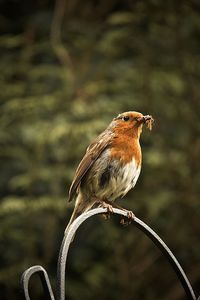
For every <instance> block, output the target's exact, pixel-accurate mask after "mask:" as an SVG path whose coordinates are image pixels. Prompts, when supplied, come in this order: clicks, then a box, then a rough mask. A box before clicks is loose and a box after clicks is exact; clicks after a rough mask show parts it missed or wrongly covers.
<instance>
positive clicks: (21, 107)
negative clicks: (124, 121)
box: [0, 0, 200, 300]
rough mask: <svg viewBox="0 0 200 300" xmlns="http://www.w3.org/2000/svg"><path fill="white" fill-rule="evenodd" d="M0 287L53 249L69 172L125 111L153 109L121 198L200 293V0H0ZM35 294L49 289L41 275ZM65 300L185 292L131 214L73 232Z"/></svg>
mask: <svg viewBox="0 0 200 300" xmlns="http://www.w3.org/2000/svg"><path fill="white" fill-rule="evenodd" d="M0 33H1V36H0V163H1V168H0V178H1V180H0V196H1V201H0V294H1V299H5V300H13V299H14V300H15V299H16V300H18V299H21V296H20V293H19V280H20V276H21V274H22V272H23V271H24V270H25V269H26V268H28V267H30V266H32V265H35V264H41V265H43V266H44V267H45V268H46V269H47V270H48V273H49V275H50V279H51V282H52V285H53V288H55V279H56V278H55V275H56V262H57V257H58V252H59V247H60V244H61V241H62V236H63V232H64V229H65V226H66V224H67V222H68V220H69V217H70V214H71V212H72V208H73V205H74V203H72V205H68V203H67V193H68V189H69V186H70V183H71V180H72V177H73V175H74V171H75V169H76V167H77V165H78V163H79V161H80V159H81V157H82V156H83V154H84V151H85V149H86V147H87V145H88V144H89V143H90V142H91V141H92V140H93V139H94V138H95V137H96V135H97V134H98V133H100V132H101V131H102V130H103V129H104V128H105V127H106V126H107V125H108V124H109V122H110V121H111V119H112V118H113V117H115V116H116V115H118V113H120V112H123V111H128V110H136V111H140V112H142V113H144V114H152V115H153V116H154V118H155V120H156V123H155V127H154V130H153V131H152V132H149V131H148V130H144V131H143V135H142V138H141V145H142V150H143V168H142V173H141V176H140V178H139V181H138V183H137V185H136V187H135V189H134V190H132V191H131V192H129V194H128V195H127V196H126V197H125V199H123V200H121V201H119V202H118V203H119V204H121V205H122V206H124V207H126V208H128V209H132V210H133V211H134V212H135V214H136V215H137V216H138V217H139V218H141V219H142V220H144V221H145V222H146V223H147V224H149V225H150V226H152V228H153V229H154V230H156V232H157V233H158V234H159V235H160V236H161V237H162V238H163V239H164V241H165V242H166V243H167V244H168V246H169V247H170V248H171V249H172V251H173V252H174V254H175V255H176V257H177V258H178V260H179V261H180V263H181V265H182V266H183V268H184V270H185V272H186V274H187V276H188V278H189V280H190V281H191V283H192V285H193V287H194V290H195V292H196V293H197V294H200V238H199V237H200V204H199V192H200V138H199V134H200V122H199V118H200V101H199V100H200V89H199V74H200V4H199V1H194V0H193V1H169V0H166V1H161V0H160V1H159V0H146V1H139V0H138V1H130V0H124V1H119V0H118V1H117V0H101V1H91V0H90V1H89V0H88V1H87V0H85V1H81V0H68V1H66V2H65V1H64V0H57V1H56V2H54V1H48V0H43V1H42V0H38V1H37V0H34V1H33V0H32V1H25V0H24V1H19V0H13V1H11V0H1V1H0ZM31 287H32V296H33V297H34V299H43V297H42V296H41V288H40V287H39V281H36V279H35V280H33V281H32V283H31ZM67 299H70V300H72V299H87V300H90V299H96V300H99V299H109V300H116V299H128V300H132V299H134V300H137V299H138V300H139V299H144V300H145V299H146V300H155V299H162V300H178V299H185V298H184V292H183V290H182V288H181V286H180V284H179V282H178V281H177V278H176V276H175V275H174V273H173V271H172V269H171V267H170V266H169V264H168V263H167V262H166V261H165V259H164V258H163V257H162V255H161V254H160V252H159V251H158V250H157V249H156V248H155V247H154V246H153V245H152V243H151V242H150V241H149V240H148V239H147V238H146V237H144V236H143V235H142V234H141V233H140V232H138V230H137V229H135V228H134V226H129V227H126V228H123V227H121V226H120V224H119V219H118V218H117V217H112V218H111V220H109V221H104V220H103V219H101V218H100V217H94V218H92V219H91V220H89V221H88V222H87V223H86V224H84V225H83V226H82V228H81V229H80V231H79V233H78V235H77V238H76V239H75V241H74V243H73V244H72V248H71V251H70V256H69V262H68V276H67Z"/></svg>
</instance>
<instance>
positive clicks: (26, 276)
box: [21, 266, 55, 300]
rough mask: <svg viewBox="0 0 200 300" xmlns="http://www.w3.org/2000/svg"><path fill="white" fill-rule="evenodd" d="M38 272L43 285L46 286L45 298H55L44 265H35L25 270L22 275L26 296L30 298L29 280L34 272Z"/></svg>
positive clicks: (53, 299) (27, 299)
mask: <svg viewBox="0 0 200 300" xmlns="http://www.w3.org/2000/svg"><path fill="white" fill-rule="evenodd" d="M36 273H38V275H39V277H40V280H41V282H42V286H43V288H44V294H45V299H50V300H55V298H54V295H53V291H52V289H51V284H50V281H49V277H48V274H47V272H46V270H45V269H44V268H43V267H42V266H33V267H30V268H29V269H27V270H26V271H24V273H23V274H22V277H21V286H22V290H23V293H24V298H25V299H26V300H30V294H29V281H30V279H31V277H32V275H33V274H36Z"/></svg>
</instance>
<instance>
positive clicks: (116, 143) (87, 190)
mask: <svg viewBox="0 0 200 300" xmlns="http://www.w3.org/2000/svg"><path fill="white" fill-rule="evenodd" d="M153 122H154V119H153V118H152V116H151V115H143V114H142V113H140V112H136V111H128V112H123V113H121V114H119V115H118V116H117V117H115V118H114V119H113V120H112V121H111V123H110V124H109V126H108V127H107V128H106V129H105V130H104V131H103V132H102V133H101V134H100V135H99V136H98V137H97V138H96V139H95V140H94V141H93V142H92V143H91V144H90V145H89V146H88V148H87V149H86V153H85V155H84V156H83V159H82V160H81V162H80V164H79V165H78V168H77V169H76V172H75V175H74V178H73V181H72V183H71V186H70V189H69V201H72V200H73V199H74V198H76V201H75V207H74V210H73V213H72V215H71V218H70V221H69V223H68V225H67V227H66V230H65V233H67V232H68V229H69V227H70V225H71V224H72V223H73V221H74V220H75V219H76V218H77V217H78V216H80V215H81V214H82V213H84V212H87V211H88V210H90V209H91V208H93V207H94V206H95V205H98V206H101V207H104V208H107V213H108V214H109V213H112V212H113V207H118V208H121V209H123V210H125V211H126V212H127V218H128V219H129V220H132V219H133V218H134V214H133V212H132V211H129V210H127V209H125V208H122V207H120V206H118V205H116V204H115V203H114V202H115V200H116V199H118V198H123V197H124V196H125V195H126V194H127V193H128V191H129V190H130V189H132V188H134V186H135V184H136V182H137V180H138V177H139V175H140V171H141V164H142V152H141V146H140V141H139V140H140V135H141V133H142V128H143V125H144V124H145V125H146V126H147V127H148V128H149V129H150V130H151V129H152V124H153Z"/></svg>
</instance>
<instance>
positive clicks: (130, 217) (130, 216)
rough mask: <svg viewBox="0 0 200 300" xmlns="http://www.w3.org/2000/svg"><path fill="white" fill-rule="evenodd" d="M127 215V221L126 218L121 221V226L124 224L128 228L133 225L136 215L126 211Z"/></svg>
mask: <svg viewBox="0 0 200 300" xmlns="http://www.w3.org/2000/svg"><path fill="white" fill-rule="evenodd" d="M125 211H126V213H127V216H126V217H127V219H126V220H125V219H124V218H123V219H121V221H120V224H122V225H123V226H128V225H130V224H131V222H132V221H133V220H134V218H135V215H134V213H133V212H132V211H131V210H125Z"/></svg>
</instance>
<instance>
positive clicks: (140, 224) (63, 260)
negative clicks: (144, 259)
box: [57, 208, 197, 300]
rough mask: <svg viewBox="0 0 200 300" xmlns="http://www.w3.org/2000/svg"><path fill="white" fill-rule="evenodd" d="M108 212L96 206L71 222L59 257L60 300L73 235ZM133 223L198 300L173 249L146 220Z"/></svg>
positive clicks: (190, 295) (189, 294) (116, 211)
mask: <svg viewBox="0 0 200 300" xmlns="http://www.w3.org/2000/svg"><path fill="white" fill-rule="evenodd" d="M113 211H114V214H117V215H121V216H124V217H126V216H127V213H126V212H125V211H123V210H121V209H118V208H114V209H113ZM106 212H107V209H106V208H95V209H92V210H89V211H88V212H86V213H83V214H82V215H80V216H79V217H78V218H77V219H75V220H74V222H73V223H72V224H71V226H70V228H69V230H68V231H67V234H66V235H65V236H64V238H63V241H62V245H61V249H60V254H59V259H58V268H57V299H58V300H65V269H66V260H67V255H68V250H69V246H70V243H71V241H72V240H73V237H74V235H75V233H76V231H77V229H78V228H79V227H80V225H81V224H82V223H83V222H85V221H86V220H87V219H88V218H90V217H92V216H94V215H98V214H104V213H106ZM133 224H134V225H135V226H136V227H137V228H139V229H140V230H141V231H142V232H143V233H145V234H146V235H147V236H148V237H149V238H150V239H151V240H152V241H153V243H154V244H155V245H156V246H157V247H158V248H159V249H160V250H161V251H162V253H163V254H164V256H165V257H166V258H167V259H168V261H169V262H170V264H171V265H172V267H173V269H174V271H175V272H176V274H177V276H178V279H179V280H180V282H181V284H182V287H183V288H184V290H185V294H186V295H187V299H188V300H197V298H196V296H195V294H194V291H193V289H192V286H191V284H190V282H189V280H188V278H187V276H186V275H185V272H184V271H183V269H182V267H181V265H180V264H179V262H178V261H177V259H176V257H175V256H174V255H173V253H172V252H171V250H170V249H169V248H168V246H167V245H166V244H165V243H164V242H163V240H162V239H161V238H160V237H159V236H158V235H157V234H156V233H155V232H154V231H153V230H152V229H151V228H150V227H149V226H148V225H146V224H145V223H144V222H142V221H141V220H140V219H138V218H136V217H135V218H134V220H133Z"/></svg>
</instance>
